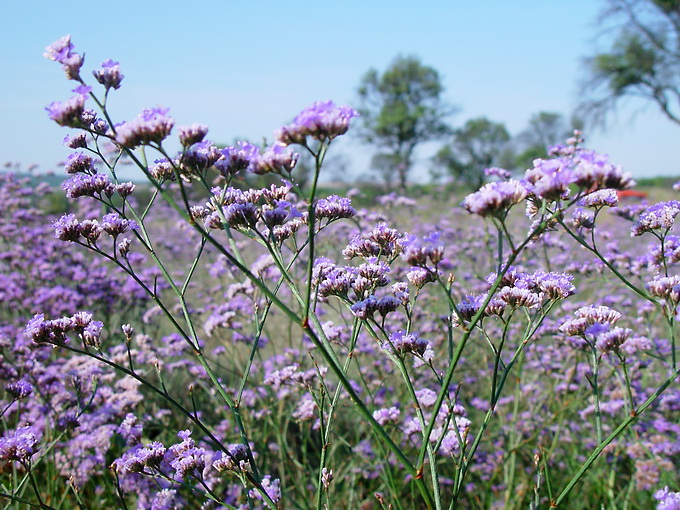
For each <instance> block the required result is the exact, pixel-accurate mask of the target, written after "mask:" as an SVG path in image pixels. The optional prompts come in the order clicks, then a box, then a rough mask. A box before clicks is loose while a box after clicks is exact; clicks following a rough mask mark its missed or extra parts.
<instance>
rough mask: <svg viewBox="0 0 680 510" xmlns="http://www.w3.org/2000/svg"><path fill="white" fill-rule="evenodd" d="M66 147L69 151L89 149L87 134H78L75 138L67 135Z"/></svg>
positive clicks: (65, 139)
mask: <svg viewBox="0 0 680 510" xmlns="http://www.w3.org/2000/svg"><path fill="white" fill-rule="evenodd" d="M64 145H66V146H67V147H68V148H69V149H84V148H86V147H87V133H84V132H83V133H78V134H77V135H75V136H74V137H73V138H71V137H70V136H68V135H66V137H65V138H64Z"/></svg>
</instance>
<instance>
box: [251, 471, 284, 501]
mask: <svg viewBox="0 0 680 510" xmlns="http://www.w3.org/2000/svg"><path fill="white" fill-rule="evenodd" d="M262 488H263V489H264V491H265V492H266V493H267V496H269V498H270V499H271V500H272V501H273V502H274V503H278V502H279V501H281V482H280V481H279V480H278V479H275V480H272V479H271V476H269V475H265V476H264V477H262ZM249 494H250V497H251V498H255V499H259V500H262V495H261V494H260V493H259V492H257V491H256V490H251V491H250V492H249Z"/></svg>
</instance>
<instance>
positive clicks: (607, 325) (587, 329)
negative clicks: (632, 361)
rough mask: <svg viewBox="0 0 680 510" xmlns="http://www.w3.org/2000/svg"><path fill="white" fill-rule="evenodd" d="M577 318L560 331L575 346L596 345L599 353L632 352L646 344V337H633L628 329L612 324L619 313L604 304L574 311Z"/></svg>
mask: <svg viewBox="0 0 680 510" xmlns="http://www.w3.org/2000/svg"><path fill="white" fill-rule="evenodd" d="M574 315H576V319H570V320H568V321H566V322H564V323H563V324H562V325H561V326H560V327H559V330H560V331H561V332H562V333H564V334H566V335H568V336H569V337H572V338H570V341H571V344H572V345H573V346H574V347H575V348H577V349H585V348H586V347H591V348H593V347H594V348H597V350H598V351H600V352H602V353H608V352H612V351H616V352H621V351H623V352H626V353H632V352H636V351H637V350H641V349H644V348H646V347H647V346H648V341H647V339H645V338H643V337H633V336H632V334H633V331H632V330H631V329H628V328H621V327H618V326H614V325H615V324H616V323H617V322H618V321H619V319H621V314H620V313H619V312H617V311H616V310H612V309H611V308H608V307H606V306H594V305H590V306H586V307H582V308H579V309H578V310H576V312H575V314H574Z"/></svg>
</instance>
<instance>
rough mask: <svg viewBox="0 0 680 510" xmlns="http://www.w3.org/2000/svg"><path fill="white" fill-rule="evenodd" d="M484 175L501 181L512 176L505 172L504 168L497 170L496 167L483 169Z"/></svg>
mask: <svg viewBox="0 0 680 510" xmlns="http://www.w3.org/2000/svg"><path fill="white" fill-rule="evenodd" d="M484 175H486V176H488V177H491V176H494V177H498V178H500V179H503V180H507V179H510V177H512V174H511V173H510V172H509V171H508V170H506V169H505V168H498V167H495V166H494V167H491V168H485V169H484Z"/></svg>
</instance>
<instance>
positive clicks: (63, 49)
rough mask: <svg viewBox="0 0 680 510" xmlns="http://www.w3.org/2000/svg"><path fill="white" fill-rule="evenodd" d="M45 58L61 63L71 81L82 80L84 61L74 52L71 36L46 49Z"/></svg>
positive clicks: (66, 36)
mask: <svg viewBox="0 0 680 510" xmlns="http://www.w3.org/2000/svg"><path fill="white" fill-rule="evenodd" d="M44 56H45V58H48V59H49V60H52V61H54V62H59V63H60V64H61V67H62V69H64V72H65V73H66V76H67V77H68V79H69V80H78V81H79V80H80V68H81V67H82V66H83V61H84V59H83V57H82V56H80V55H79V54H78V53H76V52H75V51H73V44H72V43H71V36H70V35H65V36H64V37H62V38H61V39H59V40H58V41H55V42H53V43H52V44H50V45H49V46H48V47H47V48H45V53H44Z"/></svg>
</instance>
